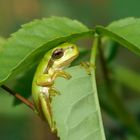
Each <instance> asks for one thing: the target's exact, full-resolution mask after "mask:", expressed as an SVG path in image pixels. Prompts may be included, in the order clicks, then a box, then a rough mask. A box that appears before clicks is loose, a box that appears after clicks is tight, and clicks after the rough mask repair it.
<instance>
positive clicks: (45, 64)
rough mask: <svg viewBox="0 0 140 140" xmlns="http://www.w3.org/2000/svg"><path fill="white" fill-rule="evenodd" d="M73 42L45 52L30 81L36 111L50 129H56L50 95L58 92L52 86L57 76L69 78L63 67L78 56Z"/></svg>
mask: <svg viewBox="0 0 140 140" xmlns="http://www.w3.org/2000/svg"><path fill="white" fill-rule="evenodd" d="M78 54H79V51H78V48H77V46H76V45H75V44H71V43H64V44H61V45H59V46H57V47H55V48H53V49H52V50H50V51H49V52H47V53H46V54H45V56H44V57H43V59H42V60H41V62H40V64H39V66H38V67H37V70H36V72H35V75H34V79H33V83H32V98H33V101H34V104H35V108H36V112H37V113H38V114H39V116H40V117H41V118H43V119H44V120H48V123H49V125H50V128H51V130H52V131H55V130H56V127H55V122H54V120H53V117H52V111H51V105H50V104H51V97H52V96H55V95H57V94H59V91H57V90H56V89H55V87H54V80H55V79H56V78H57V77H63V78H66V79H69V78H70V77H71V76H70V75H69V74H68V73H66V72H65V71H63V69H64V68H65V67H67V66H69V65H70V64H71V62H72V61H73V60H74V59H75V58H76V57H77V56H78Z"/></svg>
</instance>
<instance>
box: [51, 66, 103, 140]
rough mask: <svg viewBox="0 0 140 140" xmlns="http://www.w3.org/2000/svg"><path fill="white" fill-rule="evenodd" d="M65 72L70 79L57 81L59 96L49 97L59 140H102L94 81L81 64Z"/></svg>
mask: <svg viewBox="0 0 140 140" xmlns="http://www.w3.org/2000/svg"><path fill="white" fill-rule="evenodd" d="M66 71H67V72H68V73H70V74H71V75H72V78H71V79H70V80H66V79H63V78H58V79H57V80H56V82H55V84H56V87H57V89H58V90H59V91H60V93H61V95H58V96H55V97H54V98H53V100H52V108H53V116H54V120H55V121H56V126H57V129H58V135H59V136H60V138H61V140H93V139H94V140H105V136H104V130H103V127H102V120H101V114H100V108H99V103H98V98H97V90H96V83H95V81H93V80H92V78H91V75H88V74H87V71H86V70H85V69H84V68H81V67H80V66H75V67H71V68H68V69H67V70H66Z"/></svg>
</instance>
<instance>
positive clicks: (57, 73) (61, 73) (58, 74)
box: [52, 70, 71, 80]
mask: <svg viewBox="0 0 140 140" xmlns="http://www.w3.org/2000/svg"><path fill="white" fill-rule="evenodd" d="M57 77H63V78H65V79H70V78H71V75H70V74H69V73H67V72H65V71H62V70H58V71H55V72H54V74H53V76H52V80H55V79H56V78H57Z"/></svg>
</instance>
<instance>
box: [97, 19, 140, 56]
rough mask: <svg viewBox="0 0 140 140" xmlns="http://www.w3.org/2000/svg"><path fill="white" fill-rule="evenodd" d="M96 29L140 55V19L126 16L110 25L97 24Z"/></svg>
mask: <svg viewBox="0 0 140 140" xmlns="http://www.w3.org/2000/svg"><path fill="white" fill-rule="evenodd" d="M96 31H97V32H98V33H99V34H101V35H105V36H108V37H110V38H112V39H113V40H115V41H117V42H119V43H120V44H121V45H123V46H125V47H126V48H128V49H130V50H131V51H133V52H135V53H136V54H138V55H140V39H139V37H140V19H139V18H133V17H130V18H126V19H122V20H119V21H115V22H112V23H111V24H110V25H109V26H108V27H103V26H97V27H96Z"/></svg>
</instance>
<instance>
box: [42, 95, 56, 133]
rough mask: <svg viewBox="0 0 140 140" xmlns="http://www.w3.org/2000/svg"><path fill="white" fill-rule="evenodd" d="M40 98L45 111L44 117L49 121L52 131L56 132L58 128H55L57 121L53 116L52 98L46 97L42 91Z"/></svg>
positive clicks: (43, 111)
mask: <svg viewBox="0 0 140 140" xmlns="http://www.w3.org/2000/svg"><path fill="white" fill-rule="evenodd" d="M39 100H40V106H41V110H42V113H43V117H44V118H45V120H47V121H48V123H49V126H50V128H51V131H52V132H54V131H55V130H56V128H55V122H54V120H53V118H52V111H51V105H50V99H49V98H48V97H46V96H45V94H43V93H41V94H40V96H39Z"/></svg>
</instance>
